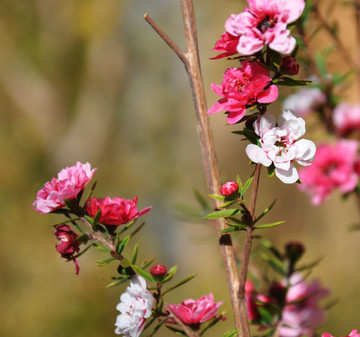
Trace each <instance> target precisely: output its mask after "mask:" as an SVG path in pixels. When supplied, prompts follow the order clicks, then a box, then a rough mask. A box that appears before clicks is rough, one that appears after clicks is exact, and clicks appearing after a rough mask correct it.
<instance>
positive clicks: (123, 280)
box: [105, 277, 131, 288]
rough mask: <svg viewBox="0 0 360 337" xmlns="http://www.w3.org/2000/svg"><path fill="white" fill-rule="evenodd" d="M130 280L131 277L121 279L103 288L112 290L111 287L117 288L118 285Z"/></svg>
mask: <svg viewBox="0 0 360 337" xmlns="http://www.w3.org/2000/svg"><path fill="white" fill-rule="evenodd" d="M130 278H131V277H121V278H120V279H118V280H116V281H114V282H111V283H109V284H108V285H107V286H106V287H105V288H113V287H116V286H119V285H120V284H123V283H124V282H126V281H127V280H129V279H130Z"/></svg>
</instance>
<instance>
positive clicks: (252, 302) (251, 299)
mask: <svg viewBox="0 0 360 337" xmlns="http://www.w3.org/2000/svg"><path fill="white" fill-rule="evenodd" d="M245 299H246V307H247V312H248V317H249V320H251V321H256V320H257V319H259V318H260V314H259V309H258V306H259V305H258V304H257V303H256V302H257V296H256V292H255V287H254V284H253V283H252V282H251V281H249V280H247V281H246V283H245Z"/></svg>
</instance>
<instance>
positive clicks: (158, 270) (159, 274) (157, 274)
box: [150, 264, 167, 281]
mask: <svg viewBox="0 0 360 337" xmlns="http://www.w3.org/2000/svg"><path fill="white" fill-rule="evenodd" d="M150 273H151V275H152V276H153V277H154V278H155V279H156V280H158V281H161V280H162V279H163V278H164V277H165V275H166V273H167V269H166V267H165V266H163V265H161V264H156V265H155V266H153V267H152V268H151V269H150Z"/></svg>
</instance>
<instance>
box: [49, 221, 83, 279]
mask: <svg viewBox="0 0 360 337" xmlns="http://www.w3.org/2000/svg"><path fill="white" fill-rule="evenodd" d="M54 228H55V233H54V234H55V236H56V238H57V239H58V240H60V243H59V244H58V245H55V248H56V250H57V251H58V252H59V253H60V254H61V256H62V257H63V258H65V259H67V260H73V261H74V263H75V266H76V270H75V273H76V275H77V274H79V264H78V262H77V261H76V258H75V257H74V254H75V253H78V252H79V250H80V248H79V242H78V241H76V238H77V237H78V235H77V234H76V233H75V232H73V231H72V230H71V229H70V227H69V226H68V225H57V226H55V227H54Z"/></svg>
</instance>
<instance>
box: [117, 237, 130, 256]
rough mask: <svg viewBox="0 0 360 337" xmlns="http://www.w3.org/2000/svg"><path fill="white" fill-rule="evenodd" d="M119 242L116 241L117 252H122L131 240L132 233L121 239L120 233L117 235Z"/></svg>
mask: <svg viewBox="0 0 360 337" xmlns="http://www.w3.org/2000/svg"><path fill="white" fill-rule="evenodd" d="M116 239H117V242H116V252H117V253H118V254H121V253H122V251H123V250H124V249H125V247H126V245H127V244H128V242H129V240H130V235H127V236H125V237H124V238H123V239H122V240H121V241H120V239H119V235H117V236H116Z"/></svg>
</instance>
